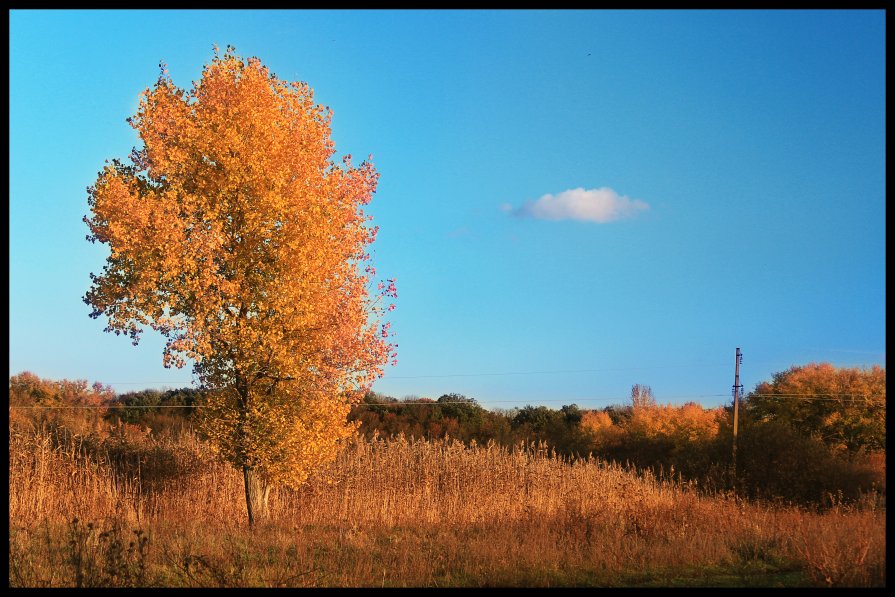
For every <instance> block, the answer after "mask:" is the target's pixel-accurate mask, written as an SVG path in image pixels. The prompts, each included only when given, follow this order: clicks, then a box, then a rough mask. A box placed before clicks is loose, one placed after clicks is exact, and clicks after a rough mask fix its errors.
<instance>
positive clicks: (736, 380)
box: [730, 347, 743, 483]
mask: <svg viewBox="0 0 895 597" xmlns="http://www.w3.org/2000/svg"><path fill="white" fill-rule="evenodd" d="M742 362H743V354H742V353H741V352H740V349H739V347H737V354H736V365H735V367H736V368H735V373H734V377H733V458H732V459H731V465H730V471H731V473H732V475H733V480H734V483H736V475H737V423H738V418H739V410H740V390H741V389H742V388H743V386H741V385H740V363H742Z"/></svg>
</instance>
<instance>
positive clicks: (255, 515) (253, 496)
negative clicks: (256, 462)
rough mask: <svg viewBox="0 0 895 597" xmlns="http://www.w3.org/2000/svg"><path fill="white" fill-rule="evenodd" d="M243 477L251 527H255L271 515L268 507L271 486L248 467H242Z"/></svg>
mask: <svg viewBox="0 0 895 597" xmlns="http://www.w3.org/2000/svg"><path fill="white" fill-rule="evenodd" d="M242 477H243V480H244V481H245V490H246V509H247V510H248V514H249V526H250V527H253V526H255V522H258V521H262V520H264V519H265V518H267V517H268V515H269V513H270V512H269V510H268V507H267V498H268V496H269V495H270V484H269V483H268V482H267V481H266V480H264V479H263V478H261V476H259V475H258V474H257V473H256V472H255V471H254V470H253V469H251V468H249V467H247V466H244V467H242Z"/></svg>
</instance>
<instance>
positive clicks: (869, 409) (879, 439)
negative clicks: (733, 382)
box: [743, 363, 886, 452]
mask: <svg viewBox="0 0 895 597" xmlns="http://www.w3.org/2000/svg"><path fill="white" fill-rule="evenodd" d="M743 407H744V413H745V414H746V415H748V416H750V417H751V418H753V419H754V420H756V421H758V422H762V421H775V422H779V423H782V424H785V425H789V426H791V427H792V428H794V429H796V430H798V431H799V432H801V433H804V434H808V435H813V436H815V437H817V438H819V439H821V440H823V441H824V443H826V444H827V445H828V446H831V447H834V448H840V449H847V450H848V451H851V452H855V451H858V450H862V449H863V450H871V451H874V450H882V451H884V450H885V449H886V370H885V369H883V368H882V367H879V366H878V365H874V366H873V367H871V368H869V369H858V368H848V367H843V368H838V367H834V366H833V365H831V364H830V363H809V364H807V365H803V366H794V367H791V368H789V369H787V370H786V371H782V372H780V373H775V374H774V375H773V378H772V379H771V380H770V381H764V382H761V383H759V384H757V385H756V386H755V389H754V390H753V391H752V392H750V393H749V394H748V395H747V396H746V398H745V400H744V401H743Z"/></svg>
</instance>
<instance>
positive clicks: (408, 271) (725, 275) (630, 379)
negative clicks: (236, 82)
mask: <svg viewBox="0 0 895 597" xmlns="http://www.w3.org/2000/svg"><path fill="white" fill-rule="evenodd" d="M9 20H10V46H9V47H10V119H9V122H10V161H9V165H10V181H9V182H10V185H9V189H10V194H9V233H10V245H9V246H10V260H9V282H10V293H9V308H10V311H9V322H10V334H9V342H10V357H9V368H10V373H18V372H20V371H24V370H29V371H32V372H34V373H36V374H37V375H39V376H41V377H45V378H51V379H62V378H69V379H88V380H89V381H91V382H93V381H100V382H103V383H109V384H111V385H113V386H114V387H115V388H116V389H117V390H119V391H127V390H135V389H144V388H148V387H182V386H185V385H189V383H190V381H191V379H192V376H191V373H190V371H189V369H188V368H185V369H183V370H176V369H171V370H167V369H164V368H163V367H162V359H161V349H162V346H163V340H162V339H161V338H160V337H159V336H157V335H153V334H152V332H151V330H150V331H149V332H147V334H145V336H144V339H143V341H142V342H141V343H140V346H139V347H136V348H135V347H133V346H131V344H130V342H129V341H128V340H126V339H125V338H123V337H117V336H114V335H110V334H105V333H103V331H102V330H103V327H104V326H105V323H104V322H103V321H102V320H92V319H90V318H89V317H88V313H89V309H88V307H87V306H86V305H85V304H84V303H83V302H82V301H81V298H82V297H83V295H84V293H85V291H86V290H87V288H88V286H89V275H88V274H89V272H98V271H99V270H100V269H101V268H102V264H103V260H104V258H105V255H106V251H107V248H106V247H105V246H104V245H91V244H90V243H88V242H86V240H85V235H86V234H87V228H86V226H85V225H84V223H83V222H82V221H81V217H82V216H83V215H84V214H85V213H86V212H87V194H86V191H85V187H86V186H88V185H90V184H92V183H93V181H94V180H95V178H96V174H97V172H98V171H99V170H100V169H101V168H102V166H103V163H104V160H106V159H111V158H116V157H118V158H122V159H123V158H125V157H126V156H127V155H128V153H129V152H130V150H131V148H132V147H134V146H135V145H138V144H139V140H138V139H137V137H136V135H135V133H134V131H133V130H132V129H131V128H130V127H129V126H128V125H127V124H126V123H125V118H127V117H128V116H130V115H132V114H133V113H134V112H135V110H136V107H137V97H138V94H139V93H140V92H141V91H142V90H143V89H145V88H146V87H149V86H151V85H152V84H153V83H154V82H155V80H156V78H157V77H158V73H159V67H158V64H159V61H160V60H164V61H165V62H166V63H167V65H168V70H169V72H170V74H171V77H172V79H173V80H174V83H175V84H177V85H179V86H181V87H186V88H188V87H190V86H191V84H192V81H194V80H197V79H198V78H199V76H200V73H201V69H202V66H203V65H204V64H205V63H207V62H209V61H210V60H211V58H212V56H213V54H212V46H213V44H215V43H217V44H218V45H219V46H220V47H221V48H224V47H225V46H226V45H228V44H229V45H233V46H235V47H236V50H237V52H238V53H239V54H240V55H242V56H245V57H248V56H257V57H259V58H260V59H261V61H262V62H263V63H264V64H265V65H266V66H268V67H269V68H270V69H271V70H272V71H273V72H274V73H275V74H276V75H277V76H279V77H281V78H283V79H287V80H301V81H306V82H308V83H309V84H310V85H311V87H313V88H314V90H315V92H316V99H317V100H318V102H320V103H321V104H324V105H327V106H329V107H331V108H332V110H333V139H334V141H335V143H336V150H337V152H338V154H339V155H343V154H345V153H351V154H353V155H355V156H357V157H358V158H361V157H365V156H367V155H368V154H372V155H373V161H374V163H375V165H376V167H377V169H378V171H379V172H380V174H381V178H380V184H379V189H378V192H377V193H376V195H375V197H374V199H373V202H372V204H371V205H370V213H371V214H372V215H373V216H374V219H375V223H376V224H377V225H379V226H380V232H379V235H378V239H377V241H376V243H375V245H374V261H375V265H376V267H377V270H378V272H379V274H380V275H382V276H383V277H396V278H397V286H398V293H399V297H398V300H397V309H396V310H395V311H394V312H392V313H391V321H392V329H393V330H394V331H395V332H396V333H397V336H396V341H397V342H398V344H399V348H398V360H399V363H398V365H397V366H395V367H389V368H387V369H386V375H385V377H384V378H383V379H381V380H380V381H378V382H377V383H376V384H375V385H374V389H375V390H377V391H379V392H383V393H386V394H389V395H392V396H395V397H397V398H401V397H405V396H409V395H416V396H427V397H433V398H435V397H438V396H440V395H442V394H445V393H450V392H455V393H460V394H465V395H466V396H469V397H472V398H475V399H477V400H478V401H479V402H480V403H481V404H483V405H484V406H486V407H489V408H495V407H499V408H510V407H513V406H523V405H525V404H544V405H547V406H550V407H553V408H559V407H560V406H561V405H563V404H570V403H576V404H578V405H579V406H582V407H586V408H599V407H602V406H606V405H607V404H610V403H622V402H626V401H627V398H628V396H629V394H630V388H631V385H633V384H635V383H639V384H645V385H649V386H651V387H652V389H653V392H654V394H655V396H656V398H657V399H658V400H659V401H660V402H671V403H676V404H679V403H682V402H685V401H687V400H696V401H698V402H701V403H703V404H705V405H706V406H714V405H718V404H722V403H726V402H729V401H730V391H731V386H732V385H733V375H734V353H735V349H736V347H741V349H742V351H743V354H744V358H743V365H742V368H741V378H740V381H741V383H742V384H743V385H744V386H745V389H746V391H749V390H751V389H752V388H753V387H754V386H755V384H757V383H759V382H761V381H763V380H767V379H770V377H771V376H772V375H773V373H775V372H778V371H783V370H785V369H787V368H789V367H790V366H793V365H801V364H806V363H809V362H820V361H827V362H831V363H834V364H836V365H841V366H870V365H873V364H879V365H882V366H885V340H886V337H885V324H886V319H885V233H886V230H885V174H884V172H885V140H886V139H885V58H884V56H885V13H884V12H883V11H881V10H877V11H843V10H839V11H782V10H781V11H732V10H726V11H645V10H636V11H566V10H563V11H524V10H519V11H460V10H455V11H434V10H414V11H398V10H391V11H361V10H339V11H267V10H264V11H217V10H215V11H210V10H209V11H168V10H153V11H95V10H76V11H43V10H42V11H27V10H14V11H11V12H10V13H9Z"/></svg>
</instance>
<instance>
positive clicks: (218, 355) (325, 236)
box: [85, 48, 397, 485]
mask: <svg viewBox="0 0 895 597" xmlns="http://www.w3.org/2000/svg"><path fill="white" fill-rule="evenodd" d="M331 115H332V114H331V112H330V111H329V109H328V108H324V107H322V106H320V105H317V104H315V103H314V95H313V90H312V89H311V88H310V87H309V86H308V85H307V84H305V83H296V82H293V83H289V82H286V81H283V80H280V79H278V78H277V77H276V76H274V75H273V74H272V73H270V72H269V71H268V69H267V68H266V67H264V66H263V65H262V64H261V62H260V61H259V60H258V59H257V58H249V59H247V60H243V59H241V58H240V57H238V56H237V55H236V54H235V53H234V52H233V49H232V48H228V49H227V52H226V53H225V54H224V56H220V55H218V54H217V51H216V52H215V56H214V59H213V60H212V61H211V63H210V64H208V65H206V67H205V68H204V70H203V72H202V77H201V79H200V80H199V81H198V82H196V83H195V84H194V87H193V89H190V90H183V89H180V88H178V87H176V86H174V84H173V83H172V82H171V80H170V79H169V78H168V77H167V75H166V73H163V74H162V76H161V77H160V78H159V80H158V82H157V84H156V85H155V87H154V88H153V89H152V90H149V89H147V90H146V91H145V92H144V93H143V94H142V96H141V100H140V106H139V110H138V112H137V114H136V116H135V117H134V118H132V119H128V121H129V122H130V123H131V126H132V127H133V128H134V129H135V130H136V131H137V133H138V134H139V135H140V138H141V139H142V141H143V144H144V147H143V148H142V149H140V150H135V151H134V152H133V153H132V154H131V158H130V159H131V162H132V163H131V164H130V165H124V164H122V163H121V162H120V161H118V160H114V161H113V162H112V163H111V164H110V165H107V166H106V167H105V168H104V169H103V170H102V171H101V172H100V173H99V176H98V179H97V181H96V183H95V185H94V186H93V187H91V188H90V189H89V194H90V196H89V206H90V209H91V212H92V214H91V216H90V217H89V218H85V221H86V222H87V224H88V226H89V227H90V231H91V236H90V237H88V238H90V239H91V240H92V241H94V242H96V241H99V242H100V243H104V244H107V245H108V246H109V249H110V255H109V256H108V258H107V260H106V264H105V267H104V269H103V272H102V274H101V275H99V276H94V275H93V274H91V277H92V279H93V284H92V286H91V288H90V290H89V292H88V293H87V295H86V297H85V302H87V303H88V304H89V305H91V306H92V307H93V313H92V316H93V317H100V316H102V315H104V316H106V317H107V318H108V327H107V328H106V329H107V331H112V332H115V333H116V334H121V333H125V334H127V335H129V336H130V337H131V338H132V339H133V341H134V343H136V342H137V341H138V340H139V337H140V333H141V331H142V326H147V325H148V326H149V327H151V328H152V329H153V330H156V331H158V332H160V333H161V334H163V335H164V336H165V337H166V338H167V339H168V342H167V345H166V347H165V350H164V355H163V356H164V365H165V366H166V367H169V366H172V365H173V366H176V367H182V366H183V365H184V364H185V363H186V361H188V360H192V361H193V362H194V363H195V365H194V371H195V373H196V375H197V376H198V378H199V379H200V381H201V382H202V384H203V386H205V387H207V388H210V389H213V390H216V391H214V392H212V393H211V394H210V395H209V399H208V405H207V408H206V409H204V413H205V414H206V415H208V416H207V417H206V418H205V424H204V431H205V433H206V434H207V436H208V437H209V438H210V439H212V440H213V444H214V446H215V447H216V449H217V450H218V451H219V452H220V454H221V455H222V456H223V457H224V458H225V459H227V460H228V461H230V462H231V463H232V464H234V465H235V466H237V467H240V468H243V469H244V470H246V471H253V472H257V473H258V474H259V475H260V476H261V477H263V478H264V479H265V480H266V481H276V482H282V483H285V484H288V485H296V484H300V483H302V482H303V481H304V479H305V478H306V477H307V475H308V472H309V470H311V469H313V468H314V467H316V466H318V465H320V464H322V463H323V462H325V461H328V460H331V459H332V458H333V457H334V456H335V450H336V445H337V443H338V441H339V440H341V439H343V438H346V437H347V436H348V435H350V434H351V433H352V431H353V428H354V426H352V425H348V424H346V415H347V413H348V411H349V408H350V404H351V403H352V402H356V401H357V400H359V399H360V398H361V397H362V395H363V391H364V390H365V389H366V388H368V387H369V386H370V384H371V383H372V382H373V381H374V380H375V379H376V378H377V377H379V376H381V375H382V367H383V366H384V365H385V364H386V363H387V362H388V361H389V359H390V358H391V359H394V356H395V353H394V348H395V345H393V344H390V343H389V337H390V335H391V334H390V332H389V324H388V323H383V316H384V312H385V311H386V310H391V309H392V308H393V305H388V306H386V305H382V304H379V302H378V301H379V300H380V299H382V298H385V297H395V296H396V295H397V294H396V291H395V288H394V280H388V281H387V282H388V283H386V282H382V283H380V284H379V289H378V292H377V294H378V295H379V296H378V297H377V298H376V299H375V300H371V297H370V291H369V290H368V286H370V285H371V284H372V281H371V278H372V276H374V275H375V269H374V268H373V267H372V265H369V259H370V255H369V253H368V252H367V246H368V245H369V244H370V243H372V242H373V240H374V238H375V235H376V228H375V227H372V226H370V225H368V224H367V223H368V222H369V221H370V220H371V219H372V216H367V215H366V214H365V213H364V210H363V206H364V205H366V204H367V203H368V202H369V201H370V199H371V198H372V195H373V193H374V192H375V189H376V184H377V179H378V177H379V175H378V173H377V172H376V171H375V169H374V167H373V165H372V163H370V162H369V161H365V162H363V163H362V164H360V165H359V166H357V167H354V166H352V165H351V157H350V156H346V157H345V158H344V159H343V160H342V163H341V164H336V163H333V162H331V158H332V157H333V155H334V153H335V149H334V143H333V141H332V140H331V138H330V121H331Z"/></svg>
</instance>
